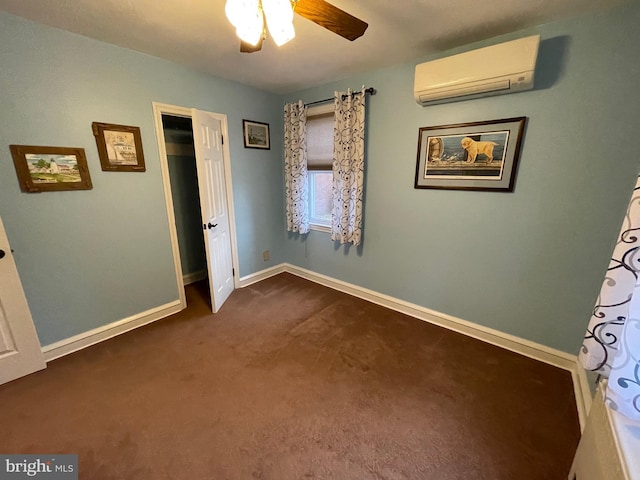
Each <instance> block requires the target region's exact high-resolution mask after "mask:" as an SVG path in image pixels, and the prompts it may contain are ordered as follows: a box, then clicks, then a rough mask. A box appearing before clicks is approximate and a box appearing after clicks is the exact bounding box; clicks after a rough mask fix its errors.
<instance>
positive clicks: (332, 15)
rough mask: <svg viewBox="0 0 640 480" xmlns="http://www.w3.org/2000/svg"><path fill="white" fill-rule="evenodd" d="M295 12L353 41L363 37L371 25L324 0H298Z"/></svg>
mask: <svg viewBox="0 0 640 480" xmlns="http://www.w3.org/2000/svg"><path fill="white" fill-rule="evenodd" d="M295 12H296V13H297V14H298V15H300V16H302V17H304V18H306V19H307V20H311V21H312V22H314V23H317V24H318V25H320V26H321V27H324V28H326V29H327V30H330V31H332V32H333V33H337V34H338V35H340V36H341V37H344V38H346V39H347V40H351V41H353V40H355V39H356V38H359V37H361V36H362V35H363V34H364V32H365V30H366V29H367V27H368V26H369V24H368V23H366V22H363V21H362V20H360V19H359V18H356V17H354V16H353V15H349V14H348V13H347V12H345V11H344V10H340V9H339V8H338V7H334V6H333V5H331V4H330V3H328V2H325V1H324V0H298V1H297V2H296V4H295Z"/></svg>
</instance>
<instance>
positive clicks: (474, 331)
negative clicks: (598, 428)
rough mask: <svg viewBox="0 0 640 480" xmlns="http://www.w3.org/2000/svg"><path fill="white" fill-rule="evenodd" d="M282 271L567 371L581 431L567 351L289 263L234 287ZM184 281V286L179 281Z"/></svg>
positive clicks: (63, 350)
mask: <svg viewBox="0 0 640 480" xmlns="http://www.w3.org/2000/svg"><path fill="white" fill-rule="evenodd" d="M283 272H288V273H291V274H293V275H296V276H299V277H302V278H305V279H307V280H310V281H312V282H315V283H318V284H320V285H324V286H326V287H329V288H333V289H334V290H339V291H341V292H344V293H347V294H349V295H353V296H354V297H358V298H362V299H364V300H367V301H369V302H372V303H375V304H377V305H381V306H383V307H386V308H389V309H391V310H395V311H397V312H400V313H404V314H406V315H409V316H411V317H414V318H417V319H419V320H423V321H425V322H428V323H432V324H434V325H438V326H441V327H444V328H446V329H448V330H452V331H454V332H458V333H462V334H463V335H467V336H469V337H473V338H476V339H478V340H481V341H483V342H487V343H490V344H492V345H496V346H498V347H501V348H504V349H507V350H510V351H512V352H515V353H519V354H521V355H524V356H526V357H529V358H532V359H534V360H538V361H540V362H544V363H547V364H549V365H553V366H555V367H558V368H562V369H563V370H567V371H569V372H571V378H572V380H573V387H574V392H575V397H576V405H577V409H578V418H579V420H580V426H581V428H584V424H585V422H586V418H587V414H588V412H589V409H590V408H591V398H592V397H591V390H590V388H589V382H588V380H587V377H586V375H585V371H584V369H583V368H582V367H581V366H580V364H579V363H578V359H577V356H576V355H571V354H569V353H566V352H563V351H560V350H556V349H554V348H550V347H547V346H545V345H542V344H539V343H536V342H532V341H530V340H525V339H523V338H520V337H516V336H515V335H510V334H508V333H504V332H501V331H499V330H494V329H492V328H488V327H484V326H482V325H478V324H475V323H472V322H469V321H467V320H462V319H461V318H457V317H454V316H452V315H447V314H445V313H440V312H437V311H435V310H431V309H429V308H426V307H422V306H420V305H416V304H413V303H410V302H406V301H404V300H400V299H397V298H394V297H391V296H389V295H385V294H383V293H379V292H376V291H373V290H369V289H367V288H364V287H360V286H358V285H355V284H352V283H347V282H343V281H342V280H338V279H335V278H332V277H329V276H327V275H322V274H320V273H316V272H313V271H311V270H307V269H305V268H301V267H298V266H296V265H292V264H289V263H281V264H279V265H275V266H273V267H269V268H267V269H264V270H261V271H259V272H255V273H252V274H250V275H246V276H244V277H241V278H240V279H239V281H238V284H237V285H236V287H238V288H243V287H247V286H249V285H252V284H254V283H257V282H260V281H262V280H266V279H267V278H269V277H273V276H275V275H278V274H280V273H283ZM185 283H187V282H186V281H185ZM183 308H185V306H184V305H183V304H181V302H180V300H176V301H174V302H171V303H167V304H165V305H161V306H159V307H156V308H153V309H151V310H147V311H146V312H142V313H140V314H137V315H133V316H131V317H128V318H125V319H122V320H120V321H117V322H114V323H111V324H109V325H105V326H104V327H100V328H96V329H94V330H90V331H88V332H85V333H81V334H79V335H76V336H74V337H71V338H67V339H65V340H61V341H59V342H56V343H52V344H50V345H47V346H45V347H43V348H42V352H43V353H44V357H45V360H46V361H51V360H54V359H56V358H59V357H62V356H64V355H67V354H69V353H73V352H75V351H78V350H81V349H83V348H86V347H88V346H90V345H94V344H96V343H99V342H102V341H104V340H107V339H109V338H112V337H115V336H117V335H120V334H122V333H125V332H128V331H130V330H133V329H134V328H138V327H141V326H142V325H146V324H148V323H151V322H154V321H156V320H159V319H161V318H164V317H167V316H169V315H172V314H174V313H177V312H179V311H180V310H182V309H183Z"/></svg>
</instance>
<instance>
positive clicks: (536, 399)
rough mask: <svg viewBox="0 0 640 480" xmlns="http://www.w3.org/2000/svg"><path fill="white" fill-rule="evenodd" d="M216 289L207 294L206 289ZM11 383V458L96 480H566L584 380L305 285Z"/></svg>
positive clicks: (259, 288) (250, 293)
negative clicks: (47, 461)
mask: <svg viewBox="0 0 640 480" xmlns="http://www.w3.org/2000/svg"><path fill="white" fill-rule="evenodd" d="M205 288H206V287H205ZM203 291H204V289H203V286H202V285H200V286H197V287H195V288H194V287H193V286H192V287H189V288H188V289H187V294H188V302H189V308H188V309H187V310H186V311H184V312H182V313H180V314H178V315H174V316H172V317H169V318H167V319H165V320H162V321H159V322H156V323H155V324H153V325H150V326H147V327H144V328H141V329H138V330H136V331H133V332H130V333H127V334H125V335H122V336H120V337H117V338H115V339H112V340H109V341H107V342H104V343H101V344H99V345H96V346H94V347H91V348H88V349H85V350H83V351H81V352H78V353H75V354H72V355H69V356H67V357H64V358H62V359H59V360H56V361H54V362H51V363H50V364H49V368H48V369H47V370H45V371H43V372H39V373H36V374H33V375H30V376H28V377H25V378H22V379H19V380H16V381H14V382H11V383H9V384H7V385H4V386H1V387H0V417H1V419H0V425H1V437H0V452H1V453H78V454H79V455H80V478H82V479H96V480H98V479H154V480H155V479H165V478H166V479H216V480H222V479H252V478H254V479H274V480H284V479H323V478H330V479H340V480H345V479H369V478H371V479H390V480H391V479H434V480H448V479H465V480H475V479H488V480H500V479H504V480H527V479H531V480H541V479H557V480H560V479H565V478H566V475H567V472H568V470H569V466H570V463H571V459H572V456H573V452H574V451H575V448H576V445H577V442H578V438H579V427H578V421H577V415H576V407H575V399H574V394H573V389H572V384H571V376H570V374H569V373H568V372H566V371H563V370H559V369H557V368H554V367H551V366H548V365H545V364H543V363H540V362H536V361H534V360H531V359H528V358H526V357H523V356H520V355H517V354H514V353H511V352H508V351H506V350H502V349H500V348H497V347H494V346H491V345H488V344H486V343H483V342H480V341H477V340H474V339H471V338H468V337H465V336H463V335H459V334H456V333H453V332H450V331H448V330H445V329H442V328H439V327H435V326H432V325H430V324H427V323H424V322H421V321H419V320H416V319H413V318H410V317H407V316H404V315H401V314H399V313H396V312H393V311H390V310H387V309H385V308H382V307H379V306H377V305H373V304H371V303H368V302H365V301H363V300H360V299H357V298H354V297H351V296H348V295H345V294H342V293H339V292H336V291H333V290H330V289H328V288H324V287H322V286H319V285H316V284H314V283H311V282H308V281H306V280H303V279H300V278H297V277H295V276H292V275H289V274H282V275H278V276H277V277H273V278H271V279H269V280H265V281H263V282H260V283H258V284H256V285H253V286H251V287H247V288H245V289H242V290H236V291H235V292H234V293H233V295H232V296H231V297H230V299H229V300H228V301H227V303H226V304H225V306H224V307H223V308H222V311H221V312H220V313H218V314H217V315H211V314H210V313H208V312H207V308H208V306H207V303H206V300H204V298H205V295H204V294H203Z"/></svg>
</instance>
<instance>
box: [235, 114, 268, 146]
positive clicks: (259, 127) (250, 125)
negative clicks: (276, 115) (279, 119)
mask: <svg viewBox="0 0 640 480" xmlns="http://www.w3.org/2000/svg"><path fill="white" fill-rule="evenodd" d="M242 132H243V138H244V148H259V149H262V150H270V149H271V142H270V138H269V124H268V123H263V122H254V121H253V120H242Z"/></svg>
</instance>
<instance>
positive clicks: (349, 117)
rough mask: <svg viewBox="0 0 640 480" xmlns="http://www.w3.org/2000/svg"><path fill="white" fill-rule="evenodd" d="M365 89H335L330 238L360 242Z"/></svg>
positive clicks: (342, 241) (355, 243)
mask: <svg viewBox="0 0 640 480" xmlns="http://www.w3.org/2000/svg"><path fill="white" fill-rule="evenodd" d="M365 96H366V95H365V91H364V88H363V89H362V92H355V93H352V92H351V90H349V91H348V92H335V98H334V107H335V112H334V121H335V127H334V137H333V208H332V214H331V240H334V241H338V242H340V243H352V244H353V245H359V244H360V241H361V239H362V197H363V193H364V163H365V159H364V132H365Z"/></svg>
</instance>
